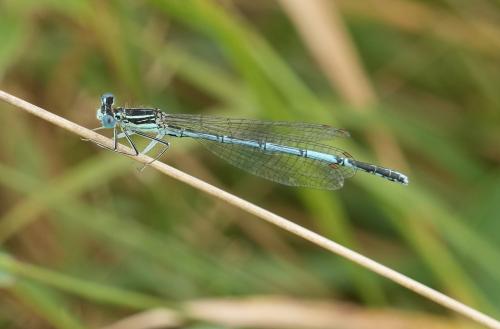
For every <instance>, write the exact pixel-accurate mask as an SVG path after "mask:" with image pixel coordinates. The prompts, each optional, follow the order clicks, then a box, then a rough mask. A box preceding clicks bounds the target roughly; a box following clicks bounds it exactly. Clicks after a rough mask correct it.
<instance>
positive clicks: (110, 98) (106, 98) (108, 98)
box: [101, 93, 115, 106]
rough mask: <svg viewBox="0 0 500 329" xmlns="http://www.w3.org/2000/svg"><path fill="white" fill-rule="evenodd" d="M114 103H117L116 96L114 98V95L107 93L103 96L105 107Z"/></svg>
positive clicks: (102, 100)
mask: <svg viewBox="0 0 500 329" xmlns="http://www.w3.org/2000/svg"><path fill="white" fill-rule="evenodd" d="M114 101H115V96H113V94H110V93H106V94H104V95H102V96H101V105H103V106H111V105H113V103H114Z"/></svg>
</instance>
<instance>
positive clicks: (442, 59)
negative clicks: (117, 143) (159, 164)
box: [0, 0, 500, 328]
mask: <svg viewBox="0 0 500 329" xmlns="http://www.w3.org/2000/svg"><path fill="white" fill-rule="evenodd" d="M379 2H380V7H382V9H381V12H382V13H383V12H384V11H385V12H386V13H387V15H383V14H380V13H378V14H377V13H374V12H372V11H370V10H367V9H365V8H364V7H363V6H360V5H356V3H359V1H349V0H343V1H339V6H340V8H341V11H342V13H343V18H344V20H345V21H346V24H347V26H348V30H349V33H350V36H351V37H352V38H353V40H354V43H355V45H356V47H357V50H358V52H359V54H360V57H361V59H362V63H363V66H364V67H365V68H366V70H367V75H368V77H369V79H370V81H371V82H372V84H373V86H374V87H375V89H376V91H377V94H378V96H379V99H380V102H379V103H378V104H376V105H375V106H374V109H373V110H372V111H369V112H367V113H364V112H363V113H360V112H359V111H356V110H355V109H353V108H352V107H350V106H348V105H346V103H345V102H344V101H343V99H342V97H341V96H340V95H339V93H338V92H337V91H336V90H332V89H331V88H330V86H329V84H328V81H327V79H326V78H325V76H324V75H323V74H322V73H323V72H322V71H321V69H320V68H319V67H318V66H317V64H316V63H315V62H314V60H313V58H312V57H311V55H310V53H309V52H308V51H307V49H306V47H305V46H304V42H303V41H302V40H301V39H300V37H299V35H298V34H297V32H296V30H295V28H294V26H293V24H292V23H291V22H290V21H289V19H288V18H287V16H286V15H285V13H284V12H283V10H282V8H281V7H280V6H279V5H278V4H277V3H275V2H268V1H259V2H257V1H255V2H254V1H234V2H233V1H220V2H217V1H202V0H198V1H195V0H183V1H177V0H147V1H139V2H137V1H83V0H71V1H53V0H42V1H30V0H5V1H2V2H0V44H1V45H2V46H1V47H0V81H1V86H2V88H3V89H6V90H8V91H11V92H12V93H14V94H17V95H19V96H21V97H25V98H26V99H28V100H30V101H32V102H33V103H35V104H39V105H40V106H42V107H45V108H47V109H49V110H51V111H53V112H56V113H58V114H61V115H63V116H65V117H67V118H70V119H71V120H74V121H76V122H78V123H81V124H83V125H85V126H88V127H95V126H97V125H98V122H97V121H96V120H95V108H96V107H97V105H98V101H99V96H100V94H102V93H103V92H106V91H111V92H113V93H115V94H116V96H117V100H118V102H119V103H120V104H128V105H149V106H156V107H160V108H162V109H164V110H166V111H170V112H183V113H204V114H222V115H227V116H232V117H248V118H260V119H271V120H273V119H274V120H275V119H282V120H294V121H309V122H322V123H329V124H332V125H334V126H339V127H345V128H347V129H348V130H350V131H351V132H352V135H353V139H352V140H349V141H340V144H339V145H341V146H342V147H345V148H346V149H349V151H350V152H351V153H352V154H353V155H354V156H355V157H356V158H359V159H363V160H366V161H373V162H376V163H381V164H383V165H386V166H391V165H392V167H394V165H393V164H391V163H390V162H387V160H386V159H384V158H377V157H375V155H374V152H373V150H372V149H371V147H370V146H369V145H371V144H370V141H369V140H367V139H366V138H364V137H363V136H366V134H365V132H366V131H370V129H373V128H372V127H374V126H382V127H384V131H386V132H387V134H388V135H389V136H392V138H393V139H394V140H396V141H397V142H398V143H399V145H400V147H401V149H402V150H403V153H404V157H405V158H406V161H407V162H408V163H409V166H410V168H409V169H408V174H409V176H410V182H411V184H410V185H409V186H408V187H403V186H399V185H396V184H391V183H390V182H386V181H383V180H380V179H377V178H376V177H371V176H369V175H363V174H358V175H356V177H354V178H352V179H350V180H349V181H348V182H347V184H346V186H345V187H344V189H342V190H341V191H336V192H328V191H317V190H309V189H293V188H288V187H283V186H278V185H276V184H273V183H271V182H268V181H265V180H262V179H260V178H255V177H252V176H249V175H248V174H246V173H244V172H241V171H240V170H238V169H234V168H232V167H230V166H229V165H227V164H225V163H223V162H222V161H219V159H216V158H214V157H212V156H211V155H210V154H207V152H206V151H205V150H202V149H201V148H199V147H198V146H197V145H195V144H194V143H191V142H189V141H173V142H174V144H173V148H172V149H171V151H169V153H168V156H166V157H165V158H164V161H165V162H167V163H169V164H173V165H175V166H176V167H178V168H180V169H182V170H184V171H187V172H190V173H192V174H194V175H195V176H198V177H201V178H203V179H206V180H207V181H209V182H212V183H214V184H216V185H218V186H221V187H223V188H225V189H227V190H229V191H231V192H234V193H235V194H237V195H240V196H242V197H244V198H246V199H248V200H251V201H252V202H254V203H257V204H259V205H262V206H264V207H265V208H268V209H270V210H272V211H275V212H277V213H279V214H282V215H284V216H287V217H289V218H292V219H293V220H295V221H296V222H298V223H300V224H302V225H304V226H306V227H310V228H313V229H314V230H315V231H317V232H319V233H321V234H323V235H326V236H327V237H329V238H332V239H334V240H336V241H339V242H341V243H343V244H345V245H347V246H350V247H353V248H354V249H356V250H358V251H360V252H362V253H364V254H366V255H368V256H370V257H372V258H374V259H376V260H379V261H381V262H382V263H384V264H386V265H389V266H391V267H393V268H395V269H398V270H399V271H401V272H403V273H405V274H408V275H409V276H411V277H413V278H415V279H417V280H420V281H422V282H424V283H426V284H428V285H430V286H432V287H435V288H437V289H439V290H441V291H443V292H446V293H447V294H450V295H451V296H454V297H456V298H458V299H460V300H461V301H463V302H465V303H467V304H469V305H471V306H474V307H477V308H478V309H480V310H484V311H485V312H488V313H490V314H491V315H493V316H497V317H498V316H500V313H499V311H498V308H496V307H495V305H496V306H498V305H500V284H499V279H498V278H500V263H499V262H500V261H499V260H500V238H499V237H500V235H499V234H498V232H500V221H499V220H498V219H499V218H500V207H499V206H498V205H499V204H500V175H499V171H498V169H497V168H498V165H499V162H500V153H499V151H498V141H499V140H500V129H498V128H499V122H500V112H499V111H498V108H499V105H500V94H499V93H498V91H497V86H498V85H499V84H500V74H499V73H500V65H499V63H498V60H497V56H496V54H498V51H499V50H500V46H499V44H498V40H499V39H498V36H499V35H500V11H499V8H498V3H497V2H495V1H487V0H481V1H474V2H465V1H456V2H452V1H437V0H435V1H426V2H413V1H410V0H398V1H394V0H383V1H379ZM391 6H392V7H391ZM405 6H410V7H409V8H413V10H411V11H404V10H402V8H406V7H405ZM412 6H415V7H412ZM415 8H417V9H418V11H416V10H417V9H415ZM398 10H400V11H399V12H398ZM416 13H418V15H416ZM395 14H398V17H399V18H400V20H399V21H397V20H393V19H391V17H393V16H394V15H395ZM391 15H393V16H391ZM485 26H486V27H488V29H486V27H485ZM495 38H496V41H493V40H495ZM0 109H1V110H0V120H1V122H2V123H3V127H4V129H2V130H1V132H0V134H2V136H1V138H2V142H1V144H0V145H2V153H1V155H0V158H1V162H0V170H1V172H2V174H1V175H0V186H1V187H0V204H1V207H2V219H1V220H0V241H2V244H3V246H2V254H0V285H1V286H3V287H4V288H5V289H4V290H3V292H2V296H3V297H2V298H1V299H0V309H2V310H5V311H2V312H0V319H1V320H0V327H1V328H4V327H5V328H7V327H10V326H18V327H23V325H24V324H26V323H31V324H34V325H33V326H31V327H32V328H43V327H44V326H49V327H56V328H83V327H87V326H95V325H96V324H103V323H108V322H112V321H114V320H115V319H119V318H120V317H121V316H122V315H124V314H129V313H133V312H134V311H136V310H141V309H148V308H151V307H156V306H161V305H168V306H169V307H172V308H174V309H175V308H178V307H179V305H180V303H182V301H185V300H193V299H198V298H202V297H224V296H249V295H258V294H282V295H291V296H295V297H297V298H332V299H338V300H345V301H350V302H353V303H357V304H359V305H363V306H366V307H373V306H385V307H389V306H390V307H399V308H401V309H411V310H419V311H422V312H431V313H443V311H442V309H441V308H439V307H436V306H435V305H433V304H432V303H430V302H427V301H425V300H422V298H420V297H418V296H416V295H413V294H411V293H409V292H408V291H406V290H405V289H403V288H401V287H399V286H395V285H394V284H392V283H389V282H387V281H386V280H383V279H380V278H379V277H377V276H376V275H374V274H372V273H368V272H367V271H366V270H364V269H360V268H358V267H357V266H354V265H352V264H350V263H347V262H346V261H344V260H341V259H338V258H336V257H332V255H330V254H327V253H325V252H324V251H323V250H318V248H316V247H314V246H311V245H310V244H309V243H306V242H303V241H300V240H298V239H296V238H294V237H291V236H290V235H288V234H284V233H282V232H280V231H279V230H277V229H274V228H272V227H269V225H267V224H263V223H261V222H259V221H255V220H254V219H253V218H251V217H250V216H248V215H246V214H242V213H241V212H240V211H237V210H235V209H233V208H231V207H229V206H226V205H224V204H222V203H221V202H219V201H215V200H213V199H212V198H210V197H208V196H206V195H202V194H200V193H199V192H197V191H194V190H193V189H191V188H189V187H186V186H183V185H181V184H180V183H178V182H176V181H173V180H171V179H168V178H165V177H162V176H160V175H159V174H158V173H156V172H154V171H153V170H147V169H146V170H145V172H144V173H143V174H138V173H137V170H136V166H137V164H135V163H133V162H132V161H130V160H129V159H127V158H125V157H121V156H118V155H115V154H111V153H107V152H104V151H103V150H101V149H99V148H96V147H94V146H93V145H91V144H89V143H84V142H82V141H81V140H80V139H78V138H75V137H74V136H71V135H70V134H68V133H67V132H64V131H60V130H57V129H54V127H52V126H50V125H49V124H47V123H44V122H41V121H39V120H36V119H35V118H33V117H28V116H27V115H24V114H20V113H19V112H16V111H12V110H11V109H10V108H9V106H8V105H5V104H0ZM33 321H34V322H33ZM200 326H201V327H203V326H202V325H201V324H200V325H198V324H196V323H194V324H193V327H200Z"/></svg>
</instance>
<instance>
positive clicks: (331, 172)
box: [95, 94, 408, 190]
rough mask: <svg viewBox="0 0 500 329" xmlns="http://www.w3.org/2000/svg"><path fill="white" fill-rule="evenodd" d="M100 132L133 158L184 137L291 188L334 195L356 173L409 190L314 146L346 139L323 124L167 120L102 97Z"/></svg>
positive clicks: (375, 169)
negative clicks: (123, 143) (139, 142)
mask: <svg viewBox="0 0 500 329" xmlns="http://www.w3.org/2000/svg"><path fill="white" fill-rule="evenodd" d="M97 119H98V120H99V121H100V122H101V124H102V126H101V127H99V128H96V129H95V130H99V129H106V128H109V129H113V141H114V145H113V147H112V148H108V147H106V146H104V145H100V144H98V145H99V146H102V147H105V148H108V149H111V150H113V151H115V152H119V153H123V152H120V151H119V150H118V140H119V139H122V138H125V139H126V140H127V142H128V143H129V144H130V146H131V147H132V149H133V150H134V152H133V153H131V154H127V153H126V154H127V155H131V156H137V155H139V154H147V153H149V152H150V151H151V150H152V149H153V148H154V147H155V146H156V145H157V144H160V145H161V146H162V147H163V148H162V150H161V152H160V153H159V154H158V155H157V156H156V157H155V160H156V159H158V158H159V157H161V156H162V155H163V154H164V153H165V151H166V150H167V149H168V148H169V146H170V143H169V142H167V141H165V140H164V138H165V137H167V136H171V137H189V138H193V139H195V140H197V141H199V142H200V143H201V144H202V145H203V146H205V147H207V149H208V150H210V151H211V152H213V153H215V154H216V155H218V156H219V157H221V158H223V159H224V160H226V161H228V162H229V163H231V164H232V165H234V166H236V167H239V168H241V169H244V170H246V171H248V172H250V173H252V174H254V175H257V176H260V177H263V178H266V179H269V180H271V181H274V182H278V183H281V184H284V185H290V186H305V187H313V188H321V189H328V190H334V189H338V188H341V187H342V186H343V184H344V180H345V179H346V178H349V177H352V176H353V175H354V174H355V173H356V171H357V170H361V171H364V172H367V173H370V174H373V175H376V176H379V177H383V178H385V179H388V180H390V181H393V182H398V183H401V184H405V185H406V184H408V178H407V177H406V176H405V175H403V174H401V173H399V172H397V171H394V170H392V169H387V168H383V167H379V166H376V165H373V164H369V163H364V162H360V161H357V160H354V159H353V158H352V156H351V155H350V154H349V153H347V152H345V151H343V150H341V149H339V148H336V147H333V146H329V145H326V144H321V143H319V141H324V140H330V139H335V138H338V137H349V133H348V132H347V131H345V130H343V129H338V128H333V127H330V126H327V125H322V124H311V123H302V122H283V121H261V120H249V119H231V118H226V117H217V116H204V115H195V114H168V113H165V112H162V111H160V110H159V109H155V108H133V107H114V96H113V95H111V94H104V95H103V96H102V97H101V106H100V107H99V108H98V109H97ZM132 135H138V136H141V137H144V138H146V139H148V140H150V143H149V144H148V145H147V146H146V147H145V148H144V150H142V152H139V150H138V149H137V147H136V145H135V144H134V142H133V141H132V139H131V138H130V137H131V136H132Z"/></svg>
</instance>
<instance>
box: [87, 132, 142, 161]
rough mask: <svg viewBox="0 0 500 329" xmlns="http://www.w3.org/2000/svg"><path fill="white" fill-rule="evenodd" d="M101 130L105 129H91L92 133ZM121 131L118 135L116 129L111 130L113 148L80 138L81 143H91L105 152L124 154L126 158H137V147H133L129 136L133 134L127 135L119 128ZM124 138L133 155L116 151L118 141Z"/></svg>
mask: <svg viewBox="0 0 500 329" xmlns="http://www.w3.org/2000/svg"><path fill="white" fill-rule="evenodd" d="M101 129H105V128H104V127H97V128H94V129H92V130H93V131H98V130H101ZM120 129H121V131H122V132H121V133H120V134H118V133H117V131H116V127H115V128H113V147H109V146H106V145H104V144H101V143H99V142H96V141H94V140H91V139H88V138H82V140H83V141H86V142H89V141H90V142H92V143H94V144H96V145H97V146H99V147H102V148H103V149H106V150H110V151H113V152H116V153H120V154H125V155H128V156H138V155H139V151H138V150H137V147H136V146H135V144H134V142H133V141H132V139H130V135H131V134H132V135H133V134H134V133H131V132H129V133H127V132H126V131H125V130H123V128H122V127H120ZM123 137H125V138H126V139H127V142H128V143H129V145H130V147H132V149H133V150H134V153H129V152H123V151H120V150H118V140H119V139H121V138H123Z"/></svg>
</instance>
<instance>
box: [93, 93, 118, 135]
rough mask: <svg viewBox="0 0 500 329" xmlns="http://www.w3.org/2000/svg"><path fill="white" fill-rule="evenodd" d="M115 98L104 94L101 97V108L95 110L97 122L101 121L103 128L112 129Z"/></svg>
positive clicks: (113, 125) (114, 120)
mask: <svg viewBox="0 0 500 329" xmlns="http://www.w3.org/2000/svg"><path fill="white" fill-rule="evenodd" d="M114 101H115V96H113V95H112V94H110V93H106V94H104V95H102V96H101V107H100V108H98V109H97V120H99V121H101V124H102V126H103V127H104V128H114V127H115V125H116V119H115V116H114V112H113V103H114Z"/></svg>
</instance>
